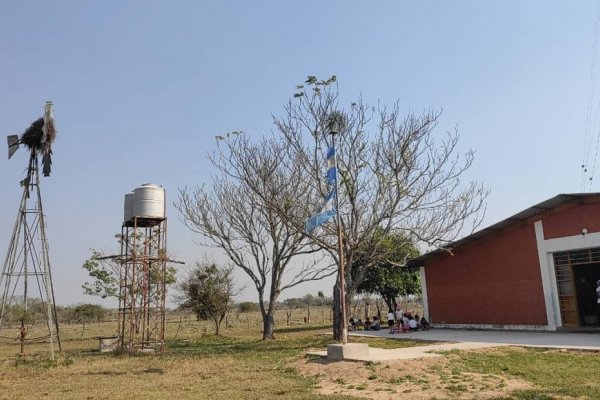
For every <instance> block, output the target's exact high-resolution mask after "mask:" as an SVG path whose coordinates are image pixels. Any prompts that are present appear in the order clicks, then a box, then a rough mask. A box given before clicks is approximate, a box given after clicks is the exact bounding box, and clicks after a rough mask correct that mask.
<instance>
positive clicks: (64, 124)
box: [0, 0, 600, 306]
mask: <svg viewBox="0 0 600 400" xmlns="http://www.w3.org/2000/svg"><path fill="white" fill-rule="evenodd" d="M597 7H598V3H597V1H578V2H565V1H547V0H544V1H528V2H522V1H516V0H515V1H507V0H502V1H500V0H497V1H485V2H482V1H475V0H473V1H452V2H450V1H419V2H408V1H399V0H398V1H370V2H364V1H352V0H345V1H341V0H340V1H326V2H324V1H302V2H291V1H287V2H286V1H275V0H273V1H212V2H209V1H166V0H165V1H141V0H137V1H132V0H129V1H116V0H108V1H81V0H72V1H70V0H61V1H55V2H47V1H29V0H24V1H18V2H9V1H0V136H1V135H10V134H18V133H22V132H23V131H24V130H25V129H26V128H27V127H28V126H29V124H30V123H31V122H33V121H34V120H35V119H37V118H38V117H40V116H41V115H42V112H43V106H44V102H45V101H46V100H51V101H53V102H54V110H55V120H56V126H57V129H58V138H57V140H56V142H55V145H54V158H53V172H52V176H51V177H49V178H44V179H43V180H42V186H41V187H42V195H43V201H44V210H45V212H46V217H47V224H48V228H47V236H48V240H49V246H50V257H51V261H52V269H53V281H54V287H55V292H56V301H57V303H58V304H63V305H70V304H76V303H81V302H94V303H100V304H103V305H107V306H111V305H112V303H110V302H106V301H105V302H101V301H100V300H99V299H97V298H94V297H89V296H84V295H83V294H82V290H81V285H82V284H83V282H85V281H86V280H87V274H86V272H85V271H84V270H83V269H82V264H83V262H84V261H85V259H86V258H88V257H89V255H90V249H91V248H95V249H99V250H103V251H105V252H107V253H111V254H114V253H117V252H118V248H117V244H116V242H115V239H114V237H113V235H114V234H115V233H118V232H120V228H121V222H122V216H123V196H124V194H125V193H127V192H129V191H131V190H132V189H134V188H135V187H137V186H139V185H141V184H142V183H146V182H152V183H157V184H161V185H163V187H165V189H166V193H167V202H168V207H167V217H168V224H169V227H168V232H169V239H168V245H169V253H171V254H172V255H173V257H174V258H177V259H180V260H183V261H186V262H187V263H188V265H189V264H192V263H193V262H194V261H195V260H200V259H202V258H203V256H204V255H205V254H212V255H214V256H215V257H218V255H217V254H215V253H214V250H209V249H205V248H202V247H200V246H198V245H197V244H195V242H194V240H195V239H198V238H197V237H196V236H194V234H193V233H192V232H190V231H189V230H187V228H185V226H184V225H183V224H182V223H181V221H180V220H179V215H178V212H177V211H176V210H175V208H174V207H173V206H172V202H173V201H174V200H176V199H177V192H178V189H179V188H183V187H185V186H189V187H194V186H196V185H202V184H208V183H210V180H209V175H210V172H211V166H210V164H209V162H208V160H207V154H208V152H210V151H212V150H214V149H215V136H217V135H221V134H224V133H226V132H230V131H233V130H243V131H245V132H246V133H247V134H249V135H251V136H252V137H257V138H258V137H261V136H263V135H268V134H269V133H270V132H271V130H272V128H273V122H272V116H273V115H281V114H282V113H283V104H284V103H285V102H286V101H287V100H288V99H289V98H290V96H292V95H293V93H294V85H295V84H297V83H300V82H302V81H304V80H305V79H306V77H307V76H308V75H316V76H318V77H322V78H326V77H329V76H331V75H336V76H337V77H338V83H339V90H340V98H341V101H342V102H345V103H347V104H350V103H351V102H352V101H353V100H354V99H356V98H357V97H358V96H362V97H363V98H364V100H365V101H367V102H369V103H371V104H377V103H380V104H390V103H392V102H394V101H396V100H397V101H398V102H399V105H400V109H401V110H402V111H403V113H409V112H411V111H414V112H416V113H419V112H421V111H422V110H424V109H428V108H430V107H433V108H441V109H443V115H442V117H441V122H440V124H439V126H438V128H437V130H436V134H437V135H439V137H443V135H445V132H446V131H447V130H451V129H454V128H455V127H457V128H458V131H459V133H460V135H461V139H460V144H459V147H460V149H459V150H460V151H461V152H465V151H467V150H469V149H473V150H474V151H475V152H476V159H475V163H474V165H473V166H472V168H471V169H470V170H469V172H468V173H467V174H466V176H465V180H477V181H480V182H483V183H484V184H485V186H486V187H487V188H488V189H490V191H491V193H490V195H489V197H488V199H487V213H486V217H485V220H484V222H483V225H482V227H485V226H487V225H491V224H493V223H495V222H498V221H500V220H502V219H504V218H507V217H509V216H511V215H513V214H515V213H517V212H519V211H521V210H524V209H526V208H528V207H530V206H532V205H534V204H537V203H539V202H541V201H544V200H546V199H548V198H551V197H553V196H555V195H557V194H560V193H572V192H580V191H600V188H599V187H598V183H594V181H591V185H590V184H589V182H588V181H585V182H583V183H584V184H583V185H582V173H581V165H582V163H585V164H586V165H588V170H589V171H590V173H591V170H592V168H590V166H592V165H593V161H594V159H595V157H594V156H595V154H596V152H595V149H596V137H597V135H598V131H599V127H598V125H599V124H598V120H597V119H596V117H597V114H596V112H597V110H598V104H597V102H598V99H600V95H598V93H596V91H597V90H598V88H600V83H599V82H597V80H598V79H599V78H600V74H597V73H596V72H595V61H594V60H595V56H594V55H595V51H596V50H597V42H596V41H595V38H597V32H596V24H597ZM595 43H596V45H595ZM595 49H596V50H595ZM590 110H591V111H590ZM0 147H1V148H3V149H4V150H0V205H1V207H0V257H1V260H2V261H3V260H4V256H5V254H6V252H7V247H8V243H9V239H10V236H11V233H12V227H13V224H14V221H15V218H16V215H17V210H18V205H19V201H20V197H21V189H20V187H19V181H20V180H21V179H23V177H24V169H25V167H26V163H27V158H26V156H27V155H26V153H25V152H24V151H22V150H21V151H19V152H18V153H17V154H16V155H15V156H14V157H13V158H12V159H11V160H8V159H7V157H6V156H5V155H4V156H3V155H2V154H6V142H5V141H4V139H2V141H1V142H0ZM586 149H587V150H586ZM586 155H587V157H586ZM586 158H587V159H588V160H587V162H585V159H586ZM598 169H599V170H600V162H598ZM586 179H587V177H586ZM598 180H600V178H599V179H598ZM237 277H238V282H239V283H240V284H243V283H244V282H246V281H247V280H246V279H244V276H243V275H242V273H241V272H239V273H238V274H237ZM332 286H333V280H332V279H328V280H325V281H322V282H319V283H316V284H315V283H312V284H308V285H304V286H302V285H301V286H298V287H297V288H294V289H293V290H290V291H289V292H284V293H283V294H282V298H286V297H298V296H302V295H304V294H306V293H311V294H313V295H316V293H317V291H318V290H323V291H324V293H325V294H326V295H330V294H331V292H332ZM240 300H251V301H256V300H257V295H256V292H255V290H253V288H252V286H248V287H247V289H246V290H245V291H244V293H243V294H242V296H241V297H240Z"/></svg>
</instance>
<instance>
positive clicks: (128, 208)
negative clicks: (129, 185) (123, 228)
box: [123, 192, 135, 222]
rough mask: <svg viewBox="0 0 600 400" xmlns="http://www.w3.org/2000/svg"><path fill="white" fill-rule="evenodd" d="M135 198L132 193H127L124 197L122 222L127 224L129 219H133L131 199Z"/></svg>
mask: <svg viewBox="0 0 600 400" xmlns="http://www.w3.org/2000/svg"><path fill="white" fill-rule="evenodd" d="M134 196H135V194H134V193H133V192H131V193H127V194H126V195H125V207H124V211H125V212H124V214H123V221H125V222H127V221H129V220H130V219H131V218H133V197H134Z"/></svg>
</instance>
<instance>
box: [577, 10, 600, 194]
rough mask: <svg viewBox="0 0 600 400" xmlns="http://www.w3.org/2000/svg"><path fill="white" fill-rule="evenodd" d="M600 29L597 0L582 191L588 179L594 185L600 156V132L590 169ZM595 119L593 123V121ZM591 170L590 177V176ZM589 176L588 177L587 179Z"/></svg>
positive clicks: (582, 163) (596, 124) (582, 167)
mask: <svg viewBox="0 0 600 400" xmlns="http://www.w3.org/2000/svg"><path fill="white" fill-rule="evenodd" d="M599 31H600V0H598V1H597V2H596V20H595V24H594V39H593V44H592V62H591V66H590V82H589V88H588V101H587V110H586V116H585V128H584V142H583V159H582V162H581V183H580V191H583V190H584V187H585V183H586V180H589V183H590V191H591V185H592V179H593V174H594V171H595V167H596V158H597V156H598V139H599V137H598V136H600V132H598V135H597V137H596V151H595V154H594V166H593V168H592V169H591V170H590V169H589V165H588V163H589V159H590V151H591V147H592V145H593V136H594V132H596V131H597V126H598V118H599V110H600V105H599V106H596V108H595V111H596V112H595V114H596V115H595V118H592V114H594V97H595V91H596V64H597V63H596V60H597V58H598V37H599ZM592 121H593V123H592ZM588 172H589V178H588ZM586 178H588V179H586Z"/></svg>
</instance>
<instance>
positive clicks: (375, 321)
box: [369, 317, 381, 331]
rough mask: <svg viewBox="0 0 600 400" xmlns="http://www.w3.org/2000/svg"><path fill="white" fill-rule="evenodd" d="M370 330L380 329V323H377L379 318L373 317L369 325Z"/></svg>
mask: <svg viewBox="0 0 600 400" xmlns="http://www.w3.org/2000/svg"><path fill="white" fill-rule="evenodd" d="M369 330H370V331H379V330H381V324H380V323H379V318H377V317H373V322H371V325H370V326H369Z"/></svg>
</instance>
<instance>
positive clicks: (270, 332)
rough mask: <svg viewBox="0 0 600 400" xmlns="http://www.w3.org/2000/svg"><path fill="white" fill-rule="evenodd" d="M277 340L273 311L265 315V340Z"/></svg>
mask: <svg viewBox="0 0 600 400" xmlns="http://www.w3.org/2000/svg"><path fill="white" fill-rule="evenodd" d="M267 339H275V320H274V319H273V311H272V310H271V312H270V313H269V312H267V313H264V314H263V340H267Z"/></svg>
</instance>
